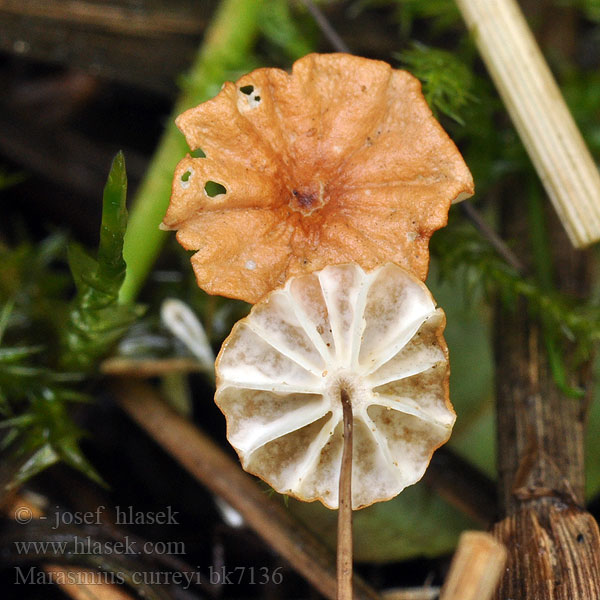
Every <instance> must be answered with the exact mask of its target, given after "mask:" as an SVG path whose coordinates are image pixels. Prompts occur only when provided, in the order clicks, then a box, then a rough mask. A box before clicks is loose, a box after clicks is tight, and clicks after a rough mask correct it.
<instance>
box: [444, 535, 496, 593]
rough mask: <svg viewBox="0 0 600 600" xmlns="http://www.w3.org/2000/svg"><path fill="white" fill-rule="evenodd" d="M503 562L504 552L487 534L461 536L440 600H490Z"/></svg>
mask: <svg viewBox="0 0 600 600" xmlns="http://www.w3.org/2000/svg"><path fill="white" fill-rule="evenodd" d="M505 562H506V548H505V547H504V546H503V545H502V544H501V543H500V542H498V541H496V539H494V537H493V536H491V535H490V534H489V533H484V532H482V531H466V532H465V533H463V534H462V535H461V536H460V539H459V541H458V548H457V549H456V553H455V554H454V558H453V559H452V564H451V565H450V572H449V573H448V577H447V578H446V582H445V583H444V587H443V588H442V593H441V594H440V600H489V598H491V597H492V594H493V593H494V590H495V589H496V586H497V585H498V581H499V580H500V575H501V574H502V569H503V568H504V564H505Z"/></svg>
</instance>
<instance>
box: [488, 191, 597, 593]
mask: <svg viewBox="0 0 600 600" xmlns="http://www.w3.org/2000/svg"><path fill="white" fill-rule="evenodd" d="M506 196H507V197H509V198H510V200H509V201H508V202H506V203H505V204H503V205H502V211H501V212H502V215H501V221H502V224H503V232H502V233H503V234H504V235H505V236H506V237H510V238H511V239H514V240H515V241H516V245H517V247H516V250H517V252H518V254H519V256H520V257H521V258H522V259H523V260H524V261H526V264H527V266H528V265H529V263H530V262H531V261H530V260H529V257H530V256H531V255H532V252H531V248H530V247H529V244H528V239H529V234H530V231H529V229H530V221H529V220H528V215H527V209H526V204H527V199H526V197H525V196H524V194H523V193H522V192H521V193H520V191H519V190H518V189H517V190H511V193H507V194H506ZM548 208H549V207H548ZM538 218H540V219H542V218H543V219H545V220H546V219H547V220H548V221H549V227H548V229H549V246H550V251H551V253H552V254H553V255H554V256H553V257H552V258H553V260H552V259H551V258H549V260H552V262H553V264H554V266H555V268H556V283H557V287H558V289H561V290H564V291H567V290H568V291H569V292H570V293H576V294H578V295H581V294H583V295H584V296H585V294H586V293H587V291H586V290H587V289H588V285H589V260H588V258H589V257H588V256H586V253H582V252H576V251H575V250H574V249H573V248H572V246H571V244H570V243H569V240H567V237H566V235H565V233H564V229H563V228H562V226H561V225H560V223H559V222H558V219H557V218H556V215H555V214H553V211H551V210H547V211H546V214H545V215H544V214H540V215H538ZM561 352H563V350H562V349H561ZM568 358H569V349H568V348H567V350H566V351H565V352H564V359H565V360H568ZM495 362H496V396H497V398H496V404H497V408H496V411H497V423H498V472H499V484H500V485H499V497H500V502H501V505H502V506H501V509H502V511H503V515H504V518H503V519H502V520H501V521H500V522H499V523H497V524H496V525H495V526H494V528H493V533H494V535H496V537H497V538H498V539H499V540H501V541H502V542H503V543H504V544H505V545H506V547H507V549H508V558H507V564H506V569H505V571H504V574H503V577H502V581H501V583H500V585H499V587H498V590H497V593H496V595H495V599H496V600H506V598H515V599H519V600H589V599H591V598H600V565H599V556H600V535H599V531H598V526H597V524H596V522H595V521H594V519H593V517H592V516H591V515H590V514H589V513H587V512H586V511H585V510H584V508H583V506H584V500H585V496H584V483H585V481H584V472H585V471H584V438H585V431H584V423H585V415H586V408H585V400H582V399H581V398H574V397H570V396H568V395H567V394H565V393H564V392H563V391H561V389H559V387H558V386H557V384H556V382H555V380H554V377H553V375H552V371H551V368H550V364H549V358H548V353H547V351H546V344H545V336H544V330H543V327H542V326H541V325H540V323H539V322H537V321H536V320H535V319H533V318H532V317H531V315H530V313H529V311H528V310H527V306H526V305H525V304H523V303H519V304H518V306H517V309H516V310H514V311H511V310H507V309H506V308H504V307H502V306H498V308H497V310H496V316H495ZM571 371H573V372H572V373H569V374H568V381H567V384H568V385H569V386H573V387H578V388H582V389H586V388H587V389H592V388H593V386H592V385H591V382H590V381H589V379H588V377H589V373H588V372H587V369H585V368H584V369H583V370H581V371H580V372H577V371H575V370H574V369H571Z"/></svg>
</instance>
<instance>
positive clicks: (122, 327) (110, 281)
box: [60, 152, 143, 371]
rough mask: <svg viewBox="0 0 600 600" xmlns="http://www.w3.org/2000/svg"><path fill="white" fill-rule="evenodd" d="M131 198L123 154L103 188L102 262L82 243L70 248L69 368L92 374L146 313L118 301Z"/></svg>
mask: <svg viewBox="0 0 600 600" xmlns="http://www.w3.org/2000/svg"><path fill="white" fill-rule="evenodd" d="M126 196H127V176H126V172H125V160H124V158H123V154H122V153H121V152H119V153H118V154H117V156H116V157H115V159H114V161H113V164H112V167H111V170H110V173H109V176H108V180H107V182H106V186H105V188H104V196H103V205H102V225H101V228H100V245H99V248H98V255H97V258H93V257H92V256H90V255H89V254H88V253H87V252H86V251H85V250H84V249H83V248H82V247H81V246H80V245H78V244H71V245H70V246H69V252H68V257H69V266H70V268H71V273H72V274H73V279H74V280H75V285H76V286H77V295H76V297H75V299H74V300H73V302H72V304H71V310H70V313H69V317H68V322H67V325H66V327H65V329H64V331H63V334H62V348H63V352H62V356H61V361H60V362H61V365H62V366H63V367H65V368H68V369H75V370H82V371H89V370H91V369H93V368H94V366H95V365H96V364H97V362H98V361H99V360H100V359H101V358H102V357H103V356H105V355H106V354H107V353H108V352H109V351H110V349H111V348H112V346H113V345H114V344H115V343H116V342H117V341H118V339H119V338H120V337H121V336H122V335H123V334H124V333H125V331H127V329H128V328H129V327H130V326H131V324H132V323H133V322H134V321H135V320H136V319H137V318H138V317H139V316H141V314H142V313H143V309H142V308H141V307H140V306H134V305H130V304H120V303H119V300H118V296H119V290H120V289H121V285H122V284H123V281H124V279H125V271H126V265H125V261H124V260H123V239H124V235H125V230H126V227H127V208H126Z"/></svg>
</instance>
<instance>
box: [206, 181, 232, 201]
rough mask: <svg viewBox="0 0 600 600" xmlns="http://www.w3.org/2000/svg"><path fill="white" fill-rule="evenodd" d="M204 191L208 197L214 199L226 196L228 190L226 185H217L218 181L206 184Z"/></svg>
mask: <svg viewBox="0 0 600 600" xmlns="http://www.w3.org/2000/svg"><path fill="white" fill-rule="evenodd" d="M204 191H205V192H206V195H207V196H209V197H210V198H214V197H215V196H220V195H221V194H226V193H227V189H226V188H225V186H224V185H221V184H220V183H217V182H216V181H207V182H206V183H205V184H204Z"/></svg>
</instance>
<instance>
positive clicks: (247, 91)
mask: <svg viewBox="0 0 600 600" xmlns="http://www.w3.org/2000/svg"><path fill="white" fill-rule="evenodd" d="M253 91H254V86H253V85H243V86H242V87H241V88H240V92H242V94H246V96H249V95H250V94H251V93H252V92H253Z"/></svg>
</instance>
